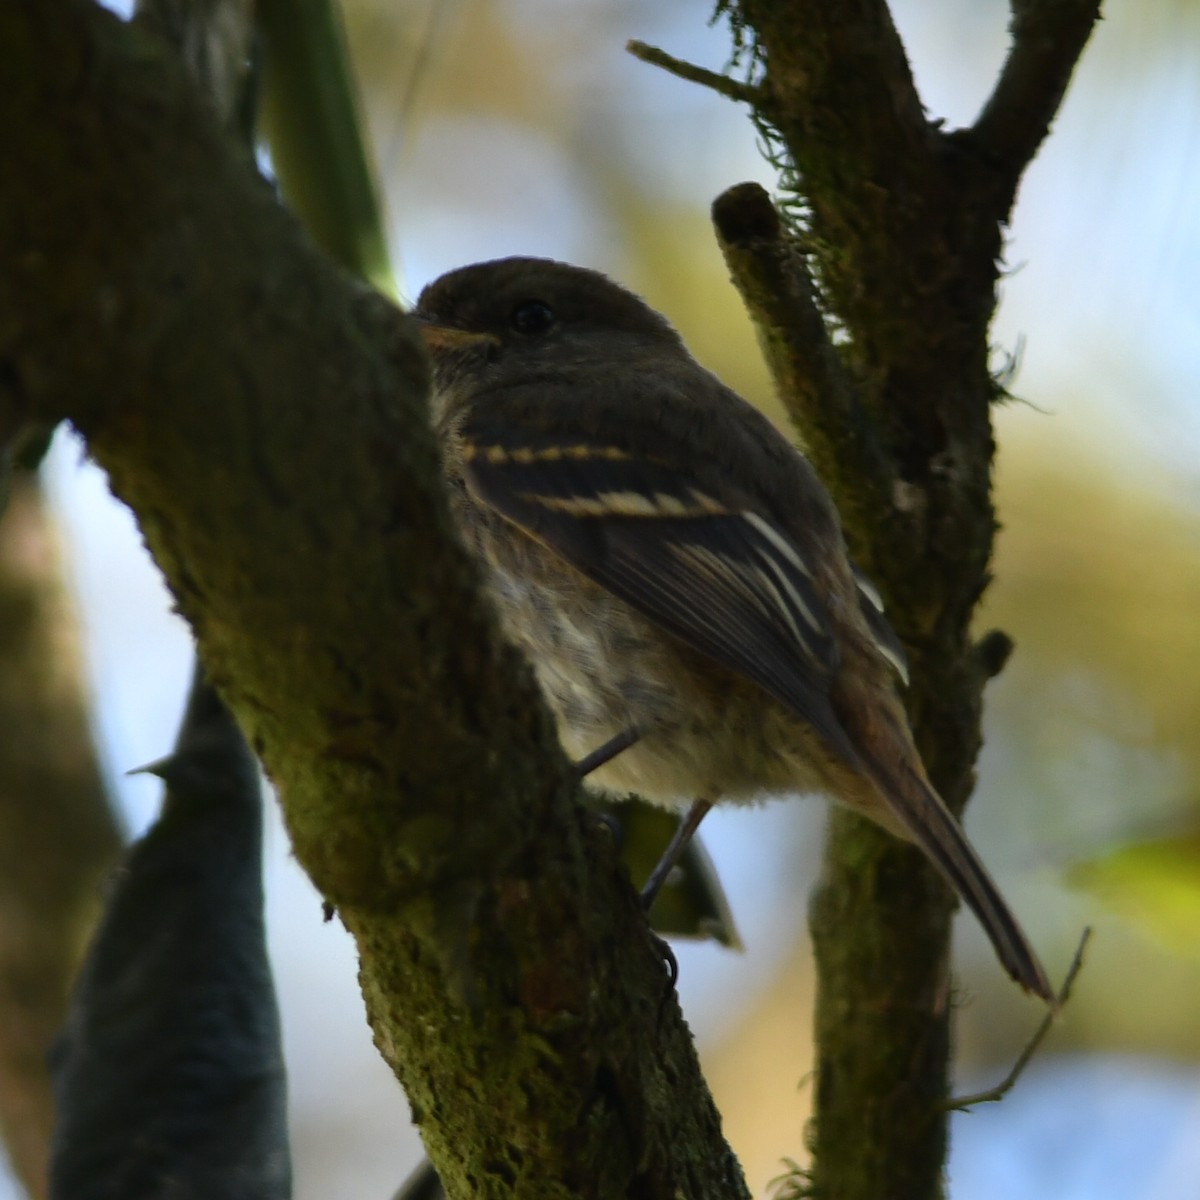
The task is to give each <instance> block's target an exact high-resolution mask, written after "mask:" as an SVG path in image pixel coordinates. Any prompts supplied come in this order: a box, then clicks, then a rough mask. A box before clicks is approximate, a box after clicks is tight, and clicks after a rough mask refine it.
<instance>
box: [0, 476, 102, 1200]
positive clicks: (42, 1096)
mask: <svg viewBox="0 0 1200 1200" xmlns="http://www.w3.org/2000/svg"><path fill="white" fill-rule="evenodd" d="M57 551H58V547H57V546H56V545H55V539H54V533H53V530H52V527H51V523H50V518H49V514H48V513H47V511H46V504H45V500H44V499H43V497H42V495H41V491H40V489H39V487H38V484H37V480H36V478H35V477H34V476H33V475H32V474H30V473H29V472H24V471H21V472H18V473H17V474H15V475H14V476H13V477H12V478H11V479H10V480H9V485H8V504H7V508H6V511H5V512H4V515H3V517H2V518H0V1129H2V1130H3V1134H4V1141H5V1145H6V1147H7V1150H8V1155H9V1158H10V1160H11V1162H12V1165H13V1169H14V1171H15V1172H16V1174H17V1177H18V1178H19V1179H20V1180H21V1182H22V1183H23V1184H24V1186H25V1188H26V1190H27V1191H28V1193H29V1195H30V1197H32V1200H39V1198H40V1197H42V1196H44V1195H45V1194H46V1161H47V1156H48V1153H49V1146H50V1130H51V1128H52V1125H53V1117H54V1114H53V1106H52V1104H51V1099H50V1083H49V1078H48V1076H47V1074H46V1052H47V1050H48V1049H49V1048H50V1045H51V1043H52V1041H53V1040H54V1038H55V1036H56V1035H57V1034H58V1031H59V1029H60V1028H61V1026H62V1022H63V1018H64V1016H65V1015H66V1002H67V989H68V986H69V984H70V980H71V976H72V975H73V974H74V971H75V966H76V963H77V960H78V957H79V953H80V950H81V948H82V945H83V940H84V937H85V934H86V932H87V929H88V927H89V926H90V924H91V922H92V921H93V920H94V919H95V917H96V914H97V911H98V909H99V902H100V884H101V881H102V879H103V878H104V875H105V873H106V872H107V871H108V870H109V869H110V868H111V867H112V865H113V863H114V862H115V861H116V858H117V855H118V854H119V852H120V846H121V841H120V835H119V834H118V832H117V828H116V823H115V822H114V820H113V817H112V814H111V813H110V811H109V809H108V804H107V800H106V798H105V795H104V788H103V785H102V783H101V780H100V772H99V769H98V767H97V765H96V759H95V755H94V753H93V750H92V741H91V731H90V730H89V728H88V721H87V705H86V698H85V696H86V690H85V688H84V686H83V678H82V663H81V661H80V657H79V647H78V645H77V643H76V639H75V633H76V631H75V626H74V618H73V614H72V612H71V608H70V604H69V602H68V598H67V595H66V590H65V588H64V585H63V580H62V574H61V564H60V560H59V555H58V552H57Z"/></svg>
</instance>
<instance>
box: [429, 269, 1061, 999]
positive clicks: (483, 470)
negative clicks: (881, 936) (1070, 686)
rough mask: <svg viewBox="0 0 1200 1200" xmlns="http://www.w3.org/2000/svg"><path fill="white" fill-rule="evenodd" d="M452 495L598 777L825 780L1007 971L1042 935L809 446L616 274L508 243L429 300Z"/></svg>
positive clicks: (685, 809)
mask: <svg viewBox="0 0 1200 1200" xmlns="http://www.w3.org/2000/svg"><path fill="white" fill-rule="evenodd" d="M413 316H414V317H415V318H416V321H417V323H418V329H419V331H420V334H421V337H422V339H423V340H424V343H425V346H426V348H427V350H428V352H429V356H430V359H431V362H432V399H431V410H432V411H431V418H432V421H433V425H434V429H435V432H436V434H437V437H438V440H439V443H440V447H441V452H442V460H443V469H444V474H445V481H446V484H447V489H448V495H449V502H450V508H451V513H452V516H453V518H454V523H455V525H456V526H457V528H458V531H459V532H460V534H461V536H462V538H463V540H464V541H465V543H466V545H467V547H468V549H469V550H470V551H471V552H472V553H473V554H474V555H475V556H476V558H477V559H478V561H479V562H480V564H481V565H482V576H483V582H484V588H485V590H486V592H487V593H488V595H489V596H490V598H491V601H492V602H493V604H494V607H495V610H496V612H497V614H498V616H499V622H500V626H501V628H502V630H503V632H504V633H505V634H506V635H507V637H508V638H509V639H510V640H511V641H513V642H514V643H516V645H517V646H518V647H519V648H520V649H521V650H522V651H523V652H524V654H525V655H526V657H527V658H528V660H529V662H530V663H531V665H532V668H533V671H534V674H535V676H536V679H537V681H538V684H539V687H540V690H541V692H542V694H543V696H544V698H545V700H546V702H547V704H548V706H549V708H550V710H551V712H552V714H553V716H554V718H555V721H556V724H557V730H558V735H559V739H560V741H561V743H562V746H563V748H564V750H565V751H566V753H567V754H568V755H569V756H570V757H571V758H573V759H574V760H575V761H576V762H577V763H578V764H579V769H580V773H581V774H587V775H588V782H589V784H590V785H593V786H595V787H597V788H598V789H600V790H601V791H609V792H612V793H616V794H621V793H625V792H634V793H637V794H638V795H640V796H642V797H644V798H645V799H647V800H648V801H650V802H651V803H654V804H658V805H661V806H663V807H665V808H668V809H672V810H675V811H677V812H680V813H682V814H684V816H683V819H682V821H681V823H680V826H679V831H678V833H677V835H676V838H675V839H674V841H673V843H672V847H671V848H670V849H669V850H668V853H667V855H665V856H664V860H663V862H662V863H660V866H659V868H658V869H656V871H655V873H654V876H652V878H651V881H650V883H649V884H648V885H647V889H648V891H651V892H652V891H653V889H654V888H656V887H657V886H658V885H659V884H661V882H662V879H663V878H664V877H665V875H666V873H667V871H668V870H669V867H670V862H669V856H670V855H671V854H672V853H673V852H675V851H677V850H678V848H679V846H680V845H683V844H686V841H687V839H688V838H689V837H690V836H691V833H692V832H694V830H695V828H696V826H698V825H699V823H700V821H701V820H702V819H703V817H704V815H705V814H706V813H707V812H708V811H709V809H710V808H711V807H712V806H713V805H714V804H717V803H724V804H745V803H751V802H755V801H758V800H760V799H762V798H764V797H767V796H771V795H778V794H781V793H817V794H820V795H823V796H825V797H827V798H829V799H831V800H833V801H835V802H838V803H841V804H843V805H846V806H847V807H849V808H851V809H853V810H854V811H855V812H858V813H860V814H862V815H863V816H865V817H867V818H869V819H870V820H872V821H874V822H875V823H876V824H877V825H879V826H882V827H883V828H884V829H886V830H888V831H890V832H891V833H893V834H895V835H896V836H898V837H899V838H901V839H903V840H904V841H907V842H910V843H914V844H916V845H917V846H918V847H920V849H921V850H923V851H924V853H925V854H926V856H927V857H928V858H929V860H930V861H931V862H932V863H933V865H934V866H935V867H936V868H937V869H938V870H939V871H940V872H941V874H942V875H943V876H944V877H945V879H946V880H947V882H948V883H949V884H950V885H951V886H952V887H953V888H954V889H955V891H956V892H957V893H958V894H959V896H961V898H962V899H963V901H964V902H965V903H966V904H967V906H968V907H969V908H970V909H971V910H972V911H973V912H974V914H975V915H976V917H977V918H978V920H979V921H980V923H981V925H982V926H983V929H984V930H985V932H986V933H987V935H988V937H989V939H990V940H991V942H992V945H993V947H994V948H995V951H996V954H997V956H998V958H999V960H1000V962H1001V964H1002V965H1003V967H1004V968H1005V969H1006V970H1007V972H1008V973H1009V974H1010V975H1011V976H1012V978H1013V979H1014V980H1016V982H1017V983H1018V984H1020V985H1021V986H1022V987H1023V988H1024V989H1025V990H1026V991H1028V992H1031V993H1034V994H1035V995H1037V996H1039V997H1041V998H1042V999H1044V1000H1046V1001H1047V1002H1048V1003H1050V1004H1051V1005H1053V1004H1054V1003H1055V1000H1054V992H1053V989H1052V988H1051V985H1050V983H1049V981H1048V979H1047V976H1046V972H1045V970H1044V968H1043V967H1042V965H1041V963H1040V961H1039V959H1038V956H1037V954H1036V953H1035V951H1034V950H1033V948H1032V946H1031V944H1030V942H1029V939H1028V938H1027V936H1026V935H1025V933H1024V931H1023V930H1022V928H1021V926H1020V924H1019V922H1018V921H1017V919H1016V917H1015V916H1014V915H1013V913H1012V911H1011V909H1010V908H1009V906H1008V904H1007V903H1006V902H1005V900H1004V898H1003V896H1002V895H1001V893H1000V891H999V889H998V888H997V886H996V884H995V883H994V882H993V880H992V878H991V876H990V875H989V874H988V871H987V869H986V868H985V866H984V865H983V863H982V861H981V860H980V858H979V855H978V854H977V853H976V852H975V850H974V849H973V848H972V846H971V844H970V843H969V842H968V840H967V838H966V835H965V833H964V832H963V829H962V826H961V825H960V824H959V822H958V821H957V819H956V818H955V817H954V816H953V815H952V814H951V813H950V811H949V810H948V809H947V807H946V805H945V803H944V802H943V801H942V799H941V798H940V796H939V795H938V793H937V792H936V791H935V790H934V788H933V786H932V784H931V783H930V781H929V779H928V776H927V774H926V771H925V768H924V766H923V764H922V762H921V757H920V754H919V752H918V751H917V749H916V746H915V743H914V740H913V735H912V731H911V729H910V727H909V723H908V719H907V716H906V713H905V709H904V707H903V703H902V701H901V699H900V694H899V691H898V685H900V684H903V683H905V682H906V681H907V666H906V660H905V655H904V650H903V647H902V645H901V643H900V640H899V639H898V637H897V635H896V634H895V632H894V631H893V629H892V627H891V625H890V624H889V622H888V620H887V617H886V615H885V613H884V611H883V604H882V601H881V599H880V595H879V592H878V590H877V589H876V588H875V587H874V586H873V585H872V584H871V582H870V581H869V580H868V579H867V578H866V576H865V575H863V574H862V573H861V572H860V571H858V570H857V568H856V567H855V566H854V565H853V564H852V562H851V561H850V557H849V553H848V550H847V547H846V542H845V538H844V535H843V532H842V528H841V523H840V520H839V517H838V514H837V510H836V508H835V506H834V503H833V500H832V498H831V497H830V495H829V493H828V492H827V491H826V489H825V487H824V485H823V484H822V483H821V481H820V479H819V477H818V475H817V473H816V471H815V469H814V468H813V466H812V464H811V463H810V462H809V461H808V459H807V458H805V456H804V455H803V454H802V453H801V452H800V451H799V450H798V449H797V448H796V447H795V446H793V445H792V444H791V442H789V441H788V439H787V438H786V437H785V436H784V435H783V434H782V433H781V432H780V431H779V430H778V429H777V428H776V427H775V426H774V425H773V424H772V423H771V422H770V421H769V420H768V419H767V418H766V417H765V416H764V415H763V414H762V413H761V412H760V411H759V410H758V409H757V408H755V407H754V406H753V405H752V404H750V403H749V402H748V401H746V400H744V399H743V398H742V397H740V396H739V395H738V394H737V393H736V392H734V391H732V390H731V389H730V388H728V387H726V386H725V385H724V384H723V383H721V382H720V380H719V379H717V377H716V376H714V375H713V374H711V373H710V372H709V371H707V370H706V369H705V368H704V367H702V366H701V365H700V364H699V363H698V362H696V360H695V359H694V358H693V357H692V356H691V354H690V353H689V351H688V350H687V348H686V347H685V345H684V343H683V341H682V339H681V338H680V336H679V334H678V333H677V332H676V331H675V329H674V328H673V327H672V326H671V324H670V323H669V322H668V320H667V319H666V318H665V317H664V316H662V315H661V314H660V313H659V312H657V311H656V310H655V309H653V308H651V307H650V306H649V305H648V304H646V303H645V302H644V301H643V300H642V299H640V298H639V297H638V296H636V295H634V294H633V293H632V292H630V291H628V290H626V289H625V288H623V287H621V286H620V285H619V284H617V283H615V282H613V281H612V280H610V279H609V278H608V277H607V276H605V275H603V274H601V273H599V272H597V271H593V270H590V269H588V268H584V267H578V266H573V265H570V264H566V263H561V262H556V261H553V260H549V259H539V258H527V257H512V258H503V259H496V260H493V261H489V262H482V263H476V264H473V265H470V266H465V267H461V268H459V269H457V270H453V271H450V272H448V273H447V274H445V275H442V276H441V277H440V278H438V279H436V280H434V281H433V282H432V283H430V284H429V285H428V286H426V287H425V288H424V290H423V291H422V292H421V293H420V295H419V296H418V299H417V303H416V305H415V308H414V310H413Z"/></svg>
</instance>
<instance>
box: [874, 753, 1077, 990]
mask: <svg viewBox="0 0 1200 1200" xmlns="http://www.w3.org/2000/svg"><path fill="white" fill-rule="evenodd" d="M867 767H868V771H869V773H870V774H871V776H872V778H873V780H874V781H875V784H876V786H877V787H878V788H879V789H880V791H881V792H882V793H883V794H884V796H885V797H886V799H887V802H888V806H889V808H890V809H891V810H892V814H893V815H894V817H895V818H896V820H897V821H898V822H899V823H900V824H902V825H903V826H904V828H905V829H907V830H908V833H909V836H910V837H911V838H912V840H913V841H914V842H915V843H916V844H917V845H918V846H920V848H921V849H922V850H923V851H924V852H925V854H926V855H927V857H928V858H929V859H930V861H931V862H932V863H933V865H934V866H935V867H937V869H938V870H939V871H940V872H941V873H942V874H943V875H944V876H945V878H946V880H947V882H948V883H949V884H950V886H951V887H952V888H954V890H955V891H956V892H957V893H958V894H959V896H961V897H962V899H963V901H964V903H965V904H966V905H967V907H968V908H969V909H970V910H971V911H972V912H973V913H974V914H975V916H976V917H977V918H978V919H979V923H980V925H982V926H983V931H984V932H985V933H986V934H987V936H988V939H989V940H990V941H991V943H992V946H993V947H994V948H995V950H996V955H997V957H998V958H999V959H1000V962H1001V964H1002V965H1003V967H1004V969H1005V970H1006V971H1007V972H1008V973H1009V974H1010V975H1011V976H1012V977H1013V979H1015V980H1016V981H1017V983H1019V984H1020V985H1021V986H1022V987H1023V988H1025V990H1026V991H1029V992H1033V993H1034V995H1036V996H1040V997H1041V998H1042V999H1043V1000H1045V1001H1046V1002H1047V1003H1048V1004H1050V1005H1051V1006H1054V1005H1055V1003H1056V996H1055V992H1054V989H1053V988H1052V987H1051V986H1050V981H1049V979H1048V978H1047V976H1046V971H1045V969H1044V968H1043V966H1042V964H1041V962H1040V961H1039V959H1038V956H1037V954H1036V952H1035V951H1034V949H1033V947H1032V946H1031V945H1030V943H1029V939H1028V938H1027V937H1026V936H1025V931H1024V930H1023V929H1022V928H1021V925H1020V923H1019V922H1018V921H1017V918H1016V917H1015V916H1014V915H1013V913H1012V910H1011V909H1010V908H1009V907H1008V904H1007V902H1006V901H1005V899H1004V897H1003V896H1002V895H1001V894H1000V889H999V888H998V887H997V886H996V884H995V883H994V882H993V880H992V877H991V876H990V875H989V874H988V871H987V868H986V867H985V866H984V865H983V861H982V860H981V859H980V857H979V855H978V854H977V853H976V852H975V849H974V847H972V845H971V843H970V842H968V841H967V837H966V834H965V833H964V832H963V829H962V826H961V825H960V824H959V823H958V821H957V820H955V818H954V816H953V814H951V812H950V810H949V809H948V808H947V807H946V805H945V803H944V802H943V800H942V798H941V797H940V796H939V795H938V794H937V792H935V791H934V789H933V787H932V786H931V785H930V784H929V782H928V781H927V780H925V779H924V778H923V777H922V776H921V775H919V774H917V772H916V771H914V770H913V769H912V768H911V766H909V765H908V764H907V763H905V762H903V761H900V762H893V763H892V764H891V769H890V770H887V771H883V770H880V769H879V768H878V767H877V765H876V764H874V763H871V762H870V761H869V759H868V761H867Z"/></svg>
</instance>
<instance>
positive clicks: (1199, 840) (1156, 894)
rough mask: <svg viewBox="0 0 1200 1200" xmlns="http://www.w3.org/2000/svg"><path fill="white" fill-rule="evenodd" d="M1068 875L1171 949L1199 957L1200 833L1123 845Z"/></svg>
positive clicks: (1075, 883) (1079, 865)
mask: <svg viewBox="0 0 1200 1200" xmlns="http://www.w3.org/2000/svg"><path fill="white" fill-rule="evenodd" d="M1068 879H1069V881H1070V882H1071V883H1072V884H1073V885H1075V886H1076V887H1079V888H1082V889H1084V890H1086V891H1089V892H1091V893H1092V894H1093V895H1095V896H1097V897H1098V898H1099V899H1101V900H1102V901H1104V903H1105V904H1107V905H1109V906H1110V907H1111V908H1113V909H1114V910H1115V911H1116V912H1119V913H1120V914H1121V915H1123V916H1124V917H1126V918H1127V919H1128V920H1130V921H1131V922H1133V923H1134V924H1135V925H1136V926H1138V927H1139V928H1140V929H1141V930H1143V931H1144V932H1145V933H1147V934H1149V935H1150V936H1151V937H1153V938H1154V939H1155V940H1156V941H1158V942H1160V943H1162V944H1163V945H1165V946H1166V947H1167V948H1168V949H1170V950H1171V951H1173V952H1174V953H1176V954H1179V955H1184V956H1187V957H1190V958H1200V832H1197V833H1189V834H1185V835H1182V836H1177V837H1170V838H1159V839H1156V840H1154V841H1147V842H1137V843H1135V844H1133V845H1128V846H1122V847H1121V848H1120V849H1119V850H1116V851H1114V852H1113V853H1112V854H1109V855H1106V856H1105V857H1103V858H1098V859H1093V860H1092V861H1091V862H1083V863H1079V864H1078V865H1076V866H1075V867H1073V868H1072V869H1071V870H1070V871H1069V872H1068Z"/></svg>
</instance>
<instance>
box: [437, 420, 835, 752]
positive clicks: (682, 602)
mask: <svg viewBox="0 0 1200 1200" xmlns="http://www.w3.org/2000/svg"><path fill="white" fill-rule="evenodd" d="M461 436H462V445H463V454H464V473H465V477H466V482H467V486H468V487H469V488H470V490H471V492H472V493H473V494H474V495H475V497H476V498H477V499H478V500H480V501H482V502H483V503H484V504H487V505H488V506H490V507H491V508H493V509H495V510H496V511H497V512H498V513H500V514H501V515H502V516H503V517H505V518H507V519H508V520H509V521H512V522H513V523H514V524H516V525H518V526H520V527H521V528H522V529H524V530H525V531H526V532H527V533H529V534H530V535H532V536H533V537H535V538H537V539H538V540H539V541H540V542H542V543H543V544H544V545H545V546H547V547H548V548H550V549H551V550H553V551H554V552H555V553H556V554H558V555H559V556H561V557H562V558H563V559H564V560H565V561H567V562H569V563H570V564H571V565H572V566H574V567H575V568H576V569H577V570H579V571H581V572H582V573H583V574H584V575H586V576H588V578H590V579H592V580H594V581H595V582H596V583H598V584H599V585H600V586H601V587H603V588H605V589H606V590H608V591H610V592H612V593H613V594H614V595H616V596H619V597H620V598H621V599H622V600H624V601H625V602H626V603H627V604H630V605H631V606H632V607H633V608H635V609H637V610H638V611H639V612H641V613H642V614H644V615H645V616H647V617H649V618H650V619H651V620H652V621H654V622H656V623H657V624H658V625H660V626H661V627H662V628H664V629H666V630H668V631H669V632H671V633H672V634H674V635H675V636H676V637H677V638H679V639H680V640H681V641H683V642H685V643H686V644H687V645H689V646H691V647H692V648H694V649H695V650H698V651H700V652H702V653H703V654H706V655H708V656H709V657H711V658H713V659H715V660H716V661H717V662H719V663H722V664H724V665H725V666H726V667H729V668H731V669H732V670H733V671H735V672H737V673H738V674H739V675H742V676H744V677H746V678H748V679H751V680H753V681H754V682H756V683H757V684H759V685H760V686H761V687H763V688H765V689H766V690H767V691H768V692H769V693H770V694H771V695H773V696H775V697H776V698H777V699H778V700H780V701H782V702H783V703H784V704H786V705H787V706H789V707H790V708H792V709H793V710H795V711H796V712H797V713H799V714H800V715H801V716H803V717H804V718H805V719H806V720H807V721H809V722H810V723H811V724H812V725H813V726H814V727H815V728H816V729H817V730H818V731H819V732H820V733H821V734H822V735H823V736H824V738H825V739H826V741H827V742H828V744H829V746H830V748H831V749H833V750H834V751H835V752H837V753H838V754H840V755H841V756H842V757H844V758H845V760H846V761H847V762H848V763H852V764H853V763H857V755H856V753H855V751H854V749H853V747H852V746H851V744H850V741H849V739H848V737H847V736H846V733H845V731H844V730H843V729H842V727H841V724H840V723H839V721H838V719H837V717H836V716H835V715H834V712H833V709H832V707H831V705H830V701H829V685H830V681H831V678H832V676H833V673H834V671H835V669H836V666H837V654H838V651H837V645H836V642H835V641H834V639H833V636H832V634H831V632H830V628H829V617H828V613H827V610H826V607H825V604H824V602H823V600H822V598H821V596H820V594H819V593H818V591H817V589H816V588H815V587H814V585H813V572H812V570H811V568H810V566H809V564H808V563H806V562H805V561H804V557H803V555H802V553H801V551H800V549H799V548H798V547H797V546H796V544H795V542H794V540H793V539H792V538H790V537H788V536H787V534H786V533H785V532H784V531H783V530H781V529H780V527H779V526H778V524H776V523H775V522H773V521H772V520H771V519H770V518H769V517H768V516H766V515H764V514H763V513H762V512H760V511H754V509H753V508H752V507H751V506H750V503H749V501H747V500H745V499H744V498H740V497H738V496H736V495H734V494H730V495H724V496H722V495H714V494H713V492H712V489H705V488H702V487H701V486H699V485H698V484H697V483H696V481H695V480H694V479H693V478H691V477H690V476H689V474H688V472H687V471H686V470H682V469H680V468H679V467H677V466H675V465H673V464H670V463H667V462H664V461H659V460H656V459H655V458H654V457H652V456H651V457H646V456H643V455H634V454H632V453H630V452H629V451H627V450H626V449H624V448H622V447H621V446H618V445H612V444H608V443H606V442H605V441H603V440H601V439H599V438H597V437H595V436H593V435H589V434H580V435H578V436H564V435H563V432H562V431H561V430H556V431H547V430H544V429H538V428H534V427H531V426H529V425H520V424H517V425H514V424H512V423H511V422H504V423H501V422H500V421H497V420H494V419H489V418H488V417H487V416H486V415H478V414H477V415H476V416H474V417H473V418H472V419H470V420H468V422H467V423H466V424H465V425H464V426H463V428H462V430H461Z"/></svg>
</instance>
